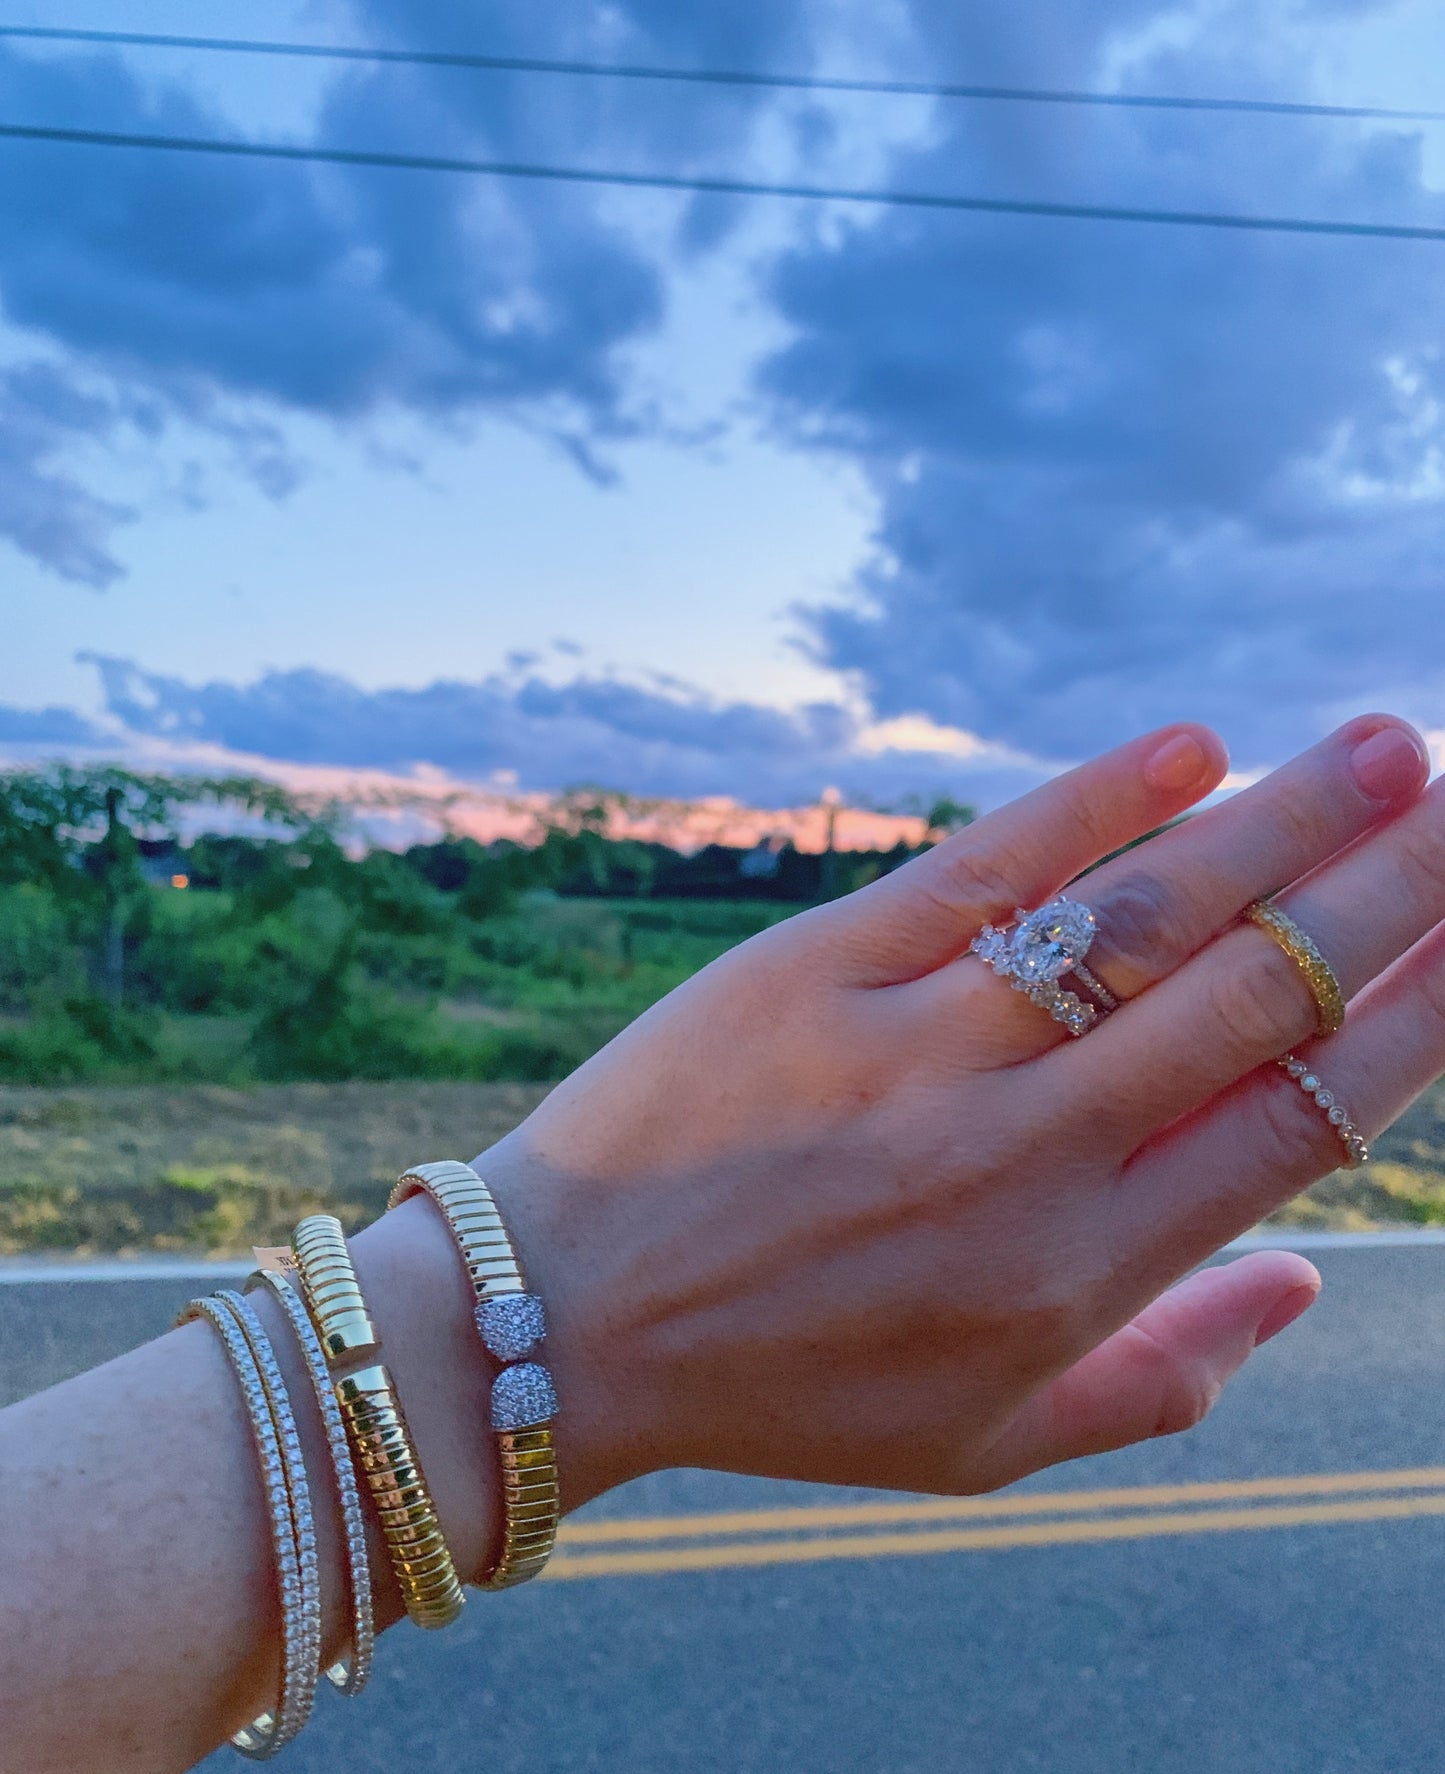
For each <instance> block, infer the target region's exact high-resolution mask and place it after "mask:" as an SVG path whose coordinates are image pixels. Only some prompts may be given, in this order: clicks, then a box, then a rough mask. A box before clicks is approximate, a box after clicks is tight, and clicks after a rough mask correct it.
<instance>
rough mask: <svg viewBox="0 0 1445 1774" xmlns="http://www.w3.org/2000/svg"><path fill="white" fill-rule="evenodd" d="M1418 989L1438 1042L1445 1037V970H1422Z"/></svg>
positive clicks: (1433, 968)
mask: <svg viewBox="0 0 1445 1774" xmlns="http://www.w3.org/2000/svg"><path fill="white" fill-rule="evenodd" d="M1417 989H1418V991H1419V994H1420V1002H1421V1004H1422V1005H1423V1007H1424V1010H1425V1014H1426V1016H1427V1017H1428V1018H1429V1019H1430V1022H1431V1024H1432V1032H1433V1033H1434V1035H1435V1036H1436V1039H1437V1040H1438V1039H1439V1038H1440V1037H1441V1036H1442V1035H1445V969H1442V968H1440V967H1439V966H1435V967H1425V968H1422V969H1421V971H1420V975H1419V979H1418V986H1417ZM1432 1045H1434V1043H1432Z"/></svg>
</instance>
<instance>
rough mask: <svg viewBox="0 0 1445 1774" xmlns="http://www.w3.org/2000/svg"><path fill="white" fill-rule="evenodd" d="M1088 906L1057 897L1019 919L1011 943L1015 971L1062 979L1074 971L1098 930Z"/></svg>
mask: <svg viewBox="0 0 1445 1774" xmlns="http://www.w3.org/2000/svg"><path fill="white" fill-rule="evenodd" d="M1098 928H1099V927H1098V925H1097V924H1096V923H1095V922H1094V914H1093V913H1092V912H1091V911H1090V910H1089V908H1088V906H1086V905H1080V904H1079V903H1078V901H1077V900H1074V899H1054V900H1050V901H1049V903H1048V904H1047V905H1042V906H1040V907H1039V909H1038V910H1037V911H1036V912H1030V913H1029V914H1028V915H1027V917H1022V918H1020V919H1019V921H1018V924H1017V925H1016V926H1015V928H1014V932H1013V937H1012V940H1011V942H1010V947H1011V949H1012V951H1013V964H1014V969H1015V971H1016V972H1017V973H1018V974H1019V975H1020V977H1021V978H1023V979H1027V980H1046V979H1061V978H1062V977H1063V975H1064V974H1066V973H1072V972H1073V971H1074V969H1075V967H1076V966H1077V965H1078V963H1079V962H1080V961H1082V960H1083V958H1084V956H1085V955H1087V954H1088V952H1089V947H1090V944H1091V943H1092V942H1093V940H1094V937H1095V934H1096V933H1097V931H1098Z"/></svg>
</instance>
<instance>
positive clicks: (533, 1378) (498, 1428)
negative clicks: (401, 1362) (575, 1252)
mask: <svg viewBox="0 0 1445 1774" xmlns="http://www.w3.org/2000/svg"><path fill="white" fill-rule="evenodd" d="M422 1191H425V1192H426V1193H427V1194H428V1195H430V1196H431V1198H432V1200H433V1201H434V1202H435V1203H436V1204H437V1206H438V1207H439V1208H440V1209H441V1211H442V1213H443V1214H444V1215H445V1216H446V1222H447V1224H448V1226H450V1228H451V1231H452V1236H453V1238H454V1239H455V1240H456V1244H457V1248H458V1250H459V1251H460V1252H461V1256H462V1261H463V1262H464V1263H465V1264H466V1268H467V1274H468V1275H469V1276H470V1278H471V1282H472V1289H473V1291H474V1293H475V1294H476V1298H477V1304H476V1312H475V1316H476V1324H477V1331H478V1333H479V1335H480V1336H481V1339H482V1342H483V1344H484V1345H485V1346H486V1348H487V1350H488V1351H489V1352H490V1354H491V1355H492V1356H493V1357H494V1358H495V1359H496V1360H497V1361H498V1362H499V1363H501V1364H502V1365H501V1371H500V1372H499V1373H498V1374H497V1376H496V1379H495V1380H494V1381H493V1382H492V1401H491V1420H492V1428H493V1430H494V1431H495V1433H496V1437H497V1449H498V1453H499V1455H500V1458H501V1466H502V1544H501V1547H500V1549H499V1551H498V1554H497V1557H496V1560H495V1562H494V1563H493V1565H492V1568H491V1570H490V1571H489V1572H488V1573H487V1575H486V1576H485V1577H483V1578H482V1579H481V1587H482V1588H483V1589H510V1588H511V1587H512V1586H513V1585H514V1584H517V1583H525V1582H526V1580H527V1579H528V1578H529V1577H535V1576H536V1575H537V1573H538V1572H539V1571H540V1570H541V1569H542V1566H543V1565H544V1564H546V1562H547V1558H548V1556H549V1554H550V1553H551V1551H552V1547H553V1545H554V1544H555V1543H556V1539H557V1522H558V1517H559V1515H560V1503H559V1497H558V1488H557V1453H556V1448H555V1446H554V1445H553V1440H552V1426H551V1425H552V1419H553V1418H554V1417H555V1416H556V1414H557V1394H556V1391H555V1389H554V1388H553V1385H552V1376H551V1375H550V1374H549V1373H548V1371H547V1369H546V1368H545V1367H543V1366H542V1364H541V1363H540V1362H539V1361H536V1360H534V1359H532V1358H533V1356H534V1354H535V1351H536V1347H537V1345H538V1344H539V1343H540V1342H541V1341H542V1338H543V1337H544V1336H545V1335H546V1320H545V1317H544V1315H543V1311H542V1302H541V1300H539V1299H538V1298H537V1296H536V1295H535V1294H531V1293H528V1292H527V1284H526V1282H525V1281H524V1280H523V1277H522V1267H521V1264H520V1263H519V1262H518V1260H517V1253H516V1251H515V1250H513V1248H512V1241H511V1239H510V1238H508V1236H507V1229H506V1227H505V1226H504V1225H503V1224H502V1216H501V1214H500V1213H499V1212H498V1210H497V1204H496V1201H495V1200H494V1199H493V1197H492V1192H491V1190H490V1189H489V1188H488V1187H487V1185H486V1184H485V1183H484V1182H483V1181H482V1179H481V1178H480V1177H479V1176H478V1175H477V1173H476V1171H474V1170H473V1169H472V1167H471V1166H470V1165H469V1164H458V1163H456V1162H455V1161H453V1160H447V1161H445V1162H443V1163H439V1164H418V1165H415V1166H414V1167H413V1168H412V1169H411V1170H408V1171H407V1172H406V1173H405V1174H404V1175H403V1176H402V1177H401V1178H400V1179H399V1180H398V1181H397V1184H396V1187H395V1188H394V1189H393V1190H392V1192H391V1196H390V1199H389V1200H388V1202H387V1206H388V1207H389V1208H390V1207H395V1206H396V1205H397V1203H398V1202H401V1201H405V1200H406V1199H407V1197H408V1196H410V1195H416V1194H419V1193H421V1192H422Z"/></svg>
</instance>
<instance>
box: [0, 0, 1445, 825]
mask: <svg viewBox="0 0 1445 1774" xmlns="http://www.w3.org/2000/svg"><path fill="white" fill-rule="evenodd" d="M970 10H971V11H977V12H978V13H980V14H984V13H986V14H987V16H979V17H974V16H970V15H969V12H966V11H965V9H961V8H958V7H957V6H954V5H945V4H943V3H942V0H894V3H893V4H891V5H888V6H881V5H878V4H870V5H863V4H854V3H853V0H841V3H840V0H830V3H829V4H827V5H823V4H818V3H814V4H799V5H795V6H788V7H779V6H777V5H776V4H775V3H774V0H729V3H728V4H726V5H718V4H716V3H712V4H705V5H704V4H680V3H679V0H626V3H623V4H613V5H605V6H604V5H585V4H567V5H563V6H561V7H558V8H555V9H551V10H549V11H548V12H547V13H545V14H539V13H538V12H537V10H536V9H535V8H532V7H524V6H522V5H520V4H517V3H516V0H507V3H502V4H493V5H486V6H483V5H466V6H458V5H456V4H455V3H454V4H452V5H448V6H443V5H441V4H439V3H438V0H405V3H403V0H355V3H354V4H349V5H346V4H329V3H327V4H314V5H288V4H283V3H282V0H270V3H268V4H264V5H262V4H253V5H252V6H250V7H248V8H246V9H244V10H237V9H235V8H232V9H231V10H229V11H227V9H226V8H225V7H224V6H223V7H221V8H219V9H218V8H214V7H213V8H210V9H208V12H207V16H206V20H205V23H204V27H201V26H198V24H197V22H196V18H195V15H194V12H193V10H191V9H188V8H183V7H181V6H179V5H168V4H161V3H159V0H157V3H155V4H150V5H148V6H147V7H145V8H144V9H143V16H142V15H141V14H138V13H137V12H136V9H135V8H134V7H133V6H132V7H121V6H120V5H118V4H102V3H101V0H89V3H82V0H72V3H71V4H70V5H68V6H67V7H66V8H65V10H64V11H63V12H62V11H61V10H60V9H58V8H57V7H56V6H55V5H54V4H53V0H47V3H46V4H40V3H39V0H33V3H31V4H28V5H27V4H18V5H17V7H16V9H15V10H14V11H13V12H12V13H11V14H9V15H7V16H8V17H9V18H10V19H11V20H12V21H13V22H17V23H27V22H29V23H38V24H64V25H94V26H99V27H102V28H104V27H111V28H124V29H137V28H142V29H149V30H161V31H164V30H181V31H194V30H197V29H200V28H204V29H205V30H206V31H208V32H213V33H215V34H223V35H232V34H234V35H254V36H263V35H269V36H276V37H290V38H294V39H297V40H302V41H327V40H333V41H337V42H374V43H384V44H388V45H394V46H408V47H419V48H443V49H445V48H476V49H482V50H494V51H500V52H503V53H516V54H536V55H554V56H573V57H591V58H598V59H617V60H628V61H652V62H659V63H672V64H675V65H679V66H709V65H710V66H732V67H751V68H772V69H782V70H801V71H809V70H812V71H824V72H842V73H848V72H862V73H865V74H869V75H878V74H884V75H889V74H893V75H897V76H899V77H922V78H928V79H958V80H974V81H980V82H999V83H1010V84H1027V85H1035V86H1067V87H1098V88H1109V87H1117V88H1120V89H1123V90H1133V91H1170V92H1182V93H1196V94H1206V95H1214V94H1238V95H1246V96H1259V97H1285V98H1299V99H1322V100H1326V101H1332V102H1344V103H1349V102H1363V103H1376V104H1386V105H1398V106H1411V105H1414V106H1437V107H1441V106H1442V103H1445V95H1442V93H1441V91H1440V90H1439V89H1438V83H1437V82H1435V80H1434V78H1433V77H1434V74H1435V71H1437V70H1438V69H1439V68H1440V67H1441V66H1442V65H1445V18H1442V16H1441V15H1440V13H1439V9H1438V8H1433V7H1431V6H1429V5H1427V4H1423V3H1418V4H1401V5H1370V4H1358V3H1351V0H1329V3H1314V4H1311V3H1309V0H1297V3H1292V4H1286V3H1284V0H1278V3H1275V4H1255V5H1250V6H1240V5H1230V4H1214V3H1210V0H1201V3H1199V4H1195V5H1185V6H1177V7H1176V6H1161V5H1156V4H1151V3H1148V0H1109V3H1108V4H1104V5H1099V6H1094V7H1089V8H1080V7H1078V6H1077V5H1069V4H1064V3H1063V0H1019V3H1018V4H1016V5H1014V6H1011V7H1009V8H1007V9H999V8H990V9H970ZM0 120H14V121H23V122H42V123H65V124H94V125H97V126H99V127H102V128H110V129H161V130H166V131H170V132H173V133H190V134H198V135H205V134H214V135H226V136H235V135H254V136H271V137H277V138H282V139H286V140H293V141H307V140H315V141H321V142H326V143H333V144H341V145H358V146H378V147H384V148H393V149H411V150H416V151H421V152H431V153H447V154H463V155H474V156H486V155H506V156H511V157H516V158H533V159H544V160H551V161H557V162H572V163H577V164H590V165H608V166H617V167H628V168H656V169H661V170H665V171H685V172H699V173H734V174H741V175H743V176H747V177H765V178H766V177H782V178H793V179H807V180H815V181H820V182H830V183H842V182H846V183H854V184H861V183H884V184H891V185H894V186H896V187H901V188H911V189H920V190H955V191H969V192H974V193H980V194H985V195H1001V196H1021V197H1042V198H1057V199H1063V200H1068V201H1078V202H1086V203H1088V202H1094V203H1099V202H1103V203H1123V204H1138V205H1164V206H1170V207H1177V208H1191V209H1196V208H1197V209H1219V210H1241V211H1246V212H1251V213H1290V214H1297V215H1306V216H1328V217H1344V218H1350V219H1366V218H1378V219H1389V220H1401V221H1415V222H1428V223H1431V224H1435V225H1439V224H1442V223H1445V127H1442V126H1433V125H1432V126H1419V125H1398V124H1396V125H1388V126H1387V125H1383V124H1370V125H1361V124H1356V123H1340V122H1337V121H1326V120H1300V119H1290V120H1284V119H1278V118H1258V117H1256V118H1243V117H1230V116H1221V115H1219V114H1206V115H1199V114H1193V115H1189V114H1179V113H1167V114H1166V113H1151V112H1143V111H1113V112H1108V111H1087V112H1085V111H1066V110H1063V109H1061V108H1055V107H1023V106H1006V105H999V104H993V105H960V104H933V103H929V102H926V101H920V100H913V99H909V100H897V99H879V98H870V99H862V98H856V97H854V98H828V99H822V98H819V97H818V96H817V95H798V94H777V93H768V92H759V91H756V90H739V89H707V88H697V87H684V88H673V87H667V86H643V85H640V84H630V83H617V84H610V83H602V82H595V83H594V82H579V81H575V80H558V79H544V78H541V77H538V76H532V75H529V76H522V75H506V76H502V75H495V74H476V73H458V72H455V71H438V70H415V69H411V70H397V69H375V68H365V67H357V66H355V65H352V66H341V67H335V66H329V65H327V64H322V63H314V62H311V63H292V62H274V61H270V62H268V61H261V60H258V59H252V58H243V57H217V56H206V55H202V54H197V53H179V52H165V53H158V52H151V51H139V50H137V51H128V52H125V53H117V52H114V51H98V50H76V49H70V48H67V49H64V50H60V49H55V48H44V49H42V48H40V47H39V46H36V45H31V44H25V43H18V42H13V41H12V42H9V43H5V42H0ZM0 162H3V164H4V168H5V172H4V177H3V178H0V599H3V605H4V611H5V617H6V634H7V641H8V645H7V647H6V648H5V649H4V650H3V653H0V748H5V749H8V750H9V751H10V752H12V753H14V754H17V755H19V754H23V755H36V754H37V753H45V752H50V753H53V752H56V751H59V750H65V749H71V750H74V749H77V748H87V749H93V748H95V747H101V748H108V749H112V750H120V751H122V752H124V751H127V750H133V749H135V748H136V747H148V748H149V750H150V753H151V754H152V755H153V754H154V752H155V748H156V747H157V746H164V745H166V744H173V745H176V746H182V745H186V744H191V745H204V746H208V747H211V748H217V747H220V748H225V749H229V750H232V751H235V752H238V753H243V754H245V755H247V756H253V757H262V758H272V759H275V760H278V761H282V762H284V761H301V762H307V763H324V764H340V765H356V766H365V767H369V768H377V767H379V768H385V769H392V770H397V771H401V772H405V771H408V770H410V769H413V768H415V767H417V766H430V767H434V768H440V769H442V770H445V771H447V772H449V773H451V774H455V775H458V776H461V777H465V778H469V779H473V780H485V779H487V778H489V777H491V776H493V775H495V774H496V773H498V772H506V773H510V774H512V775H514V776H515V777H516V779H517V780H519V781H520V782H522V783H523V784H524V785H525V786H537V787H559V786H563V785H565V784H566V783H569V782H575V781H578V780H600V781H604V782H607V783H609V784H611V785H613V786H617V787H620V788H624V789H631V790H635V791H638V792H647V793H667V794H715V793H733V794H736V795H738V796H739V797H740V798H743V799H749V800H754V801H758V800H761V801H767V802H778V801H797V800H804V799H808V798H810V797H814V796H816V795H817V794H818V793H819V792H820V791H821V790H822V789H823V788H824V787H825V786H827V785H834V784H836V785H838V786H841V787H842V788H843V790H844V792H845V793H846V794H848V795H850V796H852V797H855V798H858V799H864V800H873V801H877V802H887V801H889V800H890V799H896V798H897V797H898V796H900V795H902V794H905V793H907V792H909V791H916V792H919V793H924V794H927V793H933V792H936V791H938V790H940V789H945V788H946V789H949V790H951V791H952V792H955V793H959V794H962V795H969V796H973V797H975V798H977V799H979V800H981V801H984V802H988V801H991V800H996V799H998V798H999V797H1000V796H1002V795H1005V794H1007V793H1010V792H1013V791H1014V790H1015V789H1016V788H1018V787H1020V786H1023V785H1024V784H1026V783H1027V782H1029V781H1031V780H1035V779H1036V778H1037V776H1038V774H1039V773H1040V772H1041V771H1042V770H1045V769H1047V768H1050V767H1053V766H1056V765H1057V764H1059V763H1061V762H1065V761H1068V760H1070V759H1072V758H1076V757H1078V756H1081V755H1084V754H1085V753H1087V752H1089V751H1092V750H1094V749H1097V748H1099V747H1101V746H1103V745H1106V744H1109V743H1112V742H1114V741H1115V740H1117V739H1119V738H1122V737H1124V736H1125V735H1127V734H1128V733H1129V732H1132V731H1135V730H1138V729H1139V728H1141V727H1144V726H1147V725H1151V724H1153V723H1155V722H1159V721H1163V720H1168V719H1171V718H1175V717H1177V716H1197V717H1201V718H1205V719H1211V720H1214V721H1215V722H1216V723H1217V724H1219V725H1220V726H1221V728H1222V729H1223V730H1224V732H1225V733H1226V736H1227V737H1228V738H1229V739H1230V741H1231V743H1232V745H1233V747H1234V750H1235V754H1236V759H1237V762H1238V763H1239V765H1240V766H1241V767H1242V768H1244V769H1256V768H1260V767H1263V766H1265V765H1267V764H1269V763H1270V762H1272V761H1275V760H1277V759H1278V758H1279V757H1281V756H1283V755H1285V754H1286V753H1287V752H1288V751H1289V750H1290V749H1292V748H1294V747H1296V746H1298V745H1300V744H1303V743H1306V742H1308V740H1309V739H1310V738H1312V737H1313V736H1314V735H1315V734H1316V733H1318V732H1319V731H1321V730H1322V729H1323V728H1324V727H1325V726H1327V725H1328V724H1330V723H1331V722H1332V721H1334V720H1335V719H1337V718H1339V717H1341V716H1343V715H1345V714H1348V713H1350V712H1354V711H1356V710H1358V709H1360V708H1364V707H1372V706H1378V705H1386V706H1392V707H1397V708H1399V709H1400V710H1401V711H1402V712H1404V713H1406V714H1408V715H1411V716H1412V717H1413V718H1415V719H1417V720H1418V721H1420V722H1421V723H1422V724H1423V725H1424V726H1426V727H1427V728H1428V729H1431V730H1432V731H1439V730H1441V729H1445V616H1442V610H1445V596H1442V594H1445V570H1442V561H1445V554H1442V547H1441V544H1442V542H1445V504H1442V501H1445V454H1442V448H1445V435H1442V427H1445V406H1442V400H1445V357H1442V347H1445V247H1442V246H1435V245H1425V244H1419V243H1410V242H1384V241H1380V242H1375V241H1360V240H1347V241H1340V240H1319V239H1314V240H1310V239H1300V238H1297V237H1272V236H1265V235H1232V234H1223V233H1219V232H1214V231H1205V230H1199V231H1195V230H1185V229H1150V228H1144V227H1130V226H1126V225H1122V224H1109V225H1093V224H1083V223H1074V222H1059V221H1045V220H1022V219H1017V218H1011V217H994V218H989V217H972V216H946V215H937V214H928V213H919V212H910V211H903V210H886V211H882V210H871V211H870V210H864V209H861V208H857V207H848V206H841V205H809V204H797V203H784V202H777V201H761V200H759V201H751V200H750V201H746V202H745V201H739V200H726V201H724V200H719V199H711V198H706V199H689V198H686V197H676V196H663V195H658V194H652V193H638V192H617V191H606V190H597V189H577V188H569V187H559V186H554V187H542V186H536V185H528V184H520V183H513V184H507V183H503V182H498V181H491V180H468V179H461V178H447V177H439V176H437V175H429V174H401V173H394V172H376V171H350V170H346V171H343V170H339V169H334V168H328V169H316V168H307V167H300V166H290V165H277V164H267V163H237V162H233V161H220V160H210V159H205V158H202V157H185V158H179V157H175V156H167V155H162V154H139V153H122V152H119V151H108V150H99V149H86V148H78V147H59V146H48V145H31V144H20V143H14V142H11V143H0Z"/></svg>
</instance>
